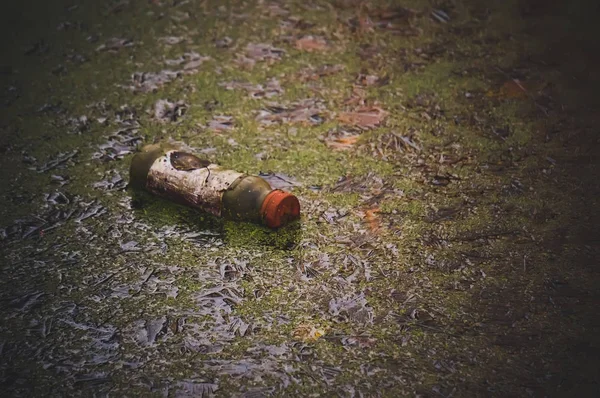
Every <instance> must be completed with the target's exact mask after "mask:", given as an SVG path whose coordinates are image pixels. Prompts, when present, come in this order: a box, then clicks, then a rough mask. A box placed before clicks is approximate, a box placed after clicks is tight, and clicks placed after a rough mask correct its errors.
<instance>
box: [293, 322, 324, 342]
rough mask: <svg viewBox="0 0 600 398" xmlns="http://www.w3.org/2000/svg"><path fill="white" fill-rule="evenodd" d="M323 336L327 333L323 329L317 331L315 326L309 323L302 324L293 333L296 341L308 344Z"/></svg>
mask: <svg viewBox="0 0 600 398" xmlns="http://www.w3.org/2000/svg"><path fill="white" fill-rule="evenodd" d="M323 335H325V331H324V330H323V329H317V328H316V327H314V326H313V325H310V324H307V323H301V324H300V325H298V326H297V327H296V329H294V331H293V332H292V336H293V337H294V339H296V340H301V341H306V342H308V341H316V340H318V339H319V338H320V337H321V336H323Z"/></svg>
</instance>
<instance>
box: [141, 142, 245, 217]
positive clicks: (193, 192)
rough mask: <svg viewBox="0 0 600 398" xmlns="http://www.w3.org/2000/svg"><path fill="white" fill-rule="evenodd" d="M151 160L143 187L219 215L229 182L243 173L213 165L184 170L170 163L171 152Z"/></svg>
mask: <svg viewBox="0 0 600 398" xmlns="http://www.w3.org/2000/svg"><path fill="white" fill-rule="evenodd" d="M173 152H177V151H169V152H167V153H166V154H165V155H163V156H161V157H159V158H158V159H156V160H155V161H154V163H153V164H152V166H151V167H150V170H149V171H148V178H147V180H146V189H148V191H150V192H152V193H154V194H156V195H159V196H162V197H165V198H168V199H171V200H173V201H176V202H179V203H182V204H185V205H188V206H192V207H196V208H199V209H202V210H204V211H207V212H209V213H212V214H214V215H216V216H220V215H221V198H222V196H223V192H225V191H226V190H227V189H228V188H229V187H230V186H231V184H233V182H234V181H235V180H237V179H238V178H240V177H242V176H244V175H245V174H244V173H238V172H237V171H233V170H224V169H222V168H221V167H220V166H218V165H216V164H210V165H208V166H207V167H202V168H199V169H194V170H189V171H184V170H177V169H176V168H175V167H173V165H172V164H171V158H170V156H171V153H173Z"/></svg>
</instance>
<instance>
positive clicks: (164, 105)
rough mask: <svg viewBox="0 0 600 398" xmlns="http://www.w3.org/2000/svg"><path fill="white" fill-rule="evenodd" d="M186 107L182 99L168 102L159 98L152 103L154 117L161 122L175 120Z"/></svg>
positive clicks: (183, 112) (182, 113)
mask: <svg viewBox="0 0 600 398" xmlns="http://www.w3.org/2000/svg"><path fill="white" fill-rule="evenodd" d="M187 108H188V106H187V105H186V104H185V102H183V101H177V102H170V101H168V100H164V99H159V100H158V101H156V103H155V104H154V117H155V118H156V119H157V120H159V121H161V122H176V121H177V119H179V118H180V117H181V116H183V115H184V114H185V112H186V110H187Z"/></svg>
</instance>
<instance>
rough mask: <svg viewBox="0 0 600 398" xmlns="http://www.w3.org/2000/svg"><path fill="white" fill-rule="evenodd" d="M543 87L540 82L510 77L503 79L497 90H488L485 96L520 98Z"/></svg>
mask: <svg viewBox="0 0 600 398" xmlns="http://www.w3.org/2000/svg"><path fill="white" fill-rule="evenodd" d="M543 87H544V85H543V84H540V83H534V82H526V81H521V80H519V79H510V80H507V81H505V82H504V84H502V86H501V87H500V88H499V89H498V90H497V91H494V90H490V91H488V93H487V96H488V97H498V98H516V99H522V98H526V97H527V96H529V95H531V94H533V93H535V92H536V91H540V90H541V89H542V88H543Z"/></svg>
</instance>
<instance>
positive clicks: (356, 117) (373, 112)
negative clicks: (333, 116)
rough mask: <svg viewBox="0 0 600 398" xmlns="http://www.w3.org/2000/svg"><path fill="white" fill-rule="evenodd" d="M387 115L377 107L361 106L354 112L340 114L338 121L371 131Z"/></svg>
mask: <svg viewBox="0 0 600 398" xmlns="http://www.w3.org/2000/svg"><path fill="white" fill-rule="evenodd" d="M387 115H388V113H387V112H386V111H385V110H383V109H382V108H380V107H378V106H363V107H360V108H358V109H357V110H356V111H354V112H341V113H340V114H339V115H338V120H339V121H340V122H342V123H344V124H348V125H352V126H357V127H360V128H363V129H372V128H375V127H377V126H379V125H380V124H381V123H382V122H383V120H384V119H385V118H386V116H387Z"/></svg>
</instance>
